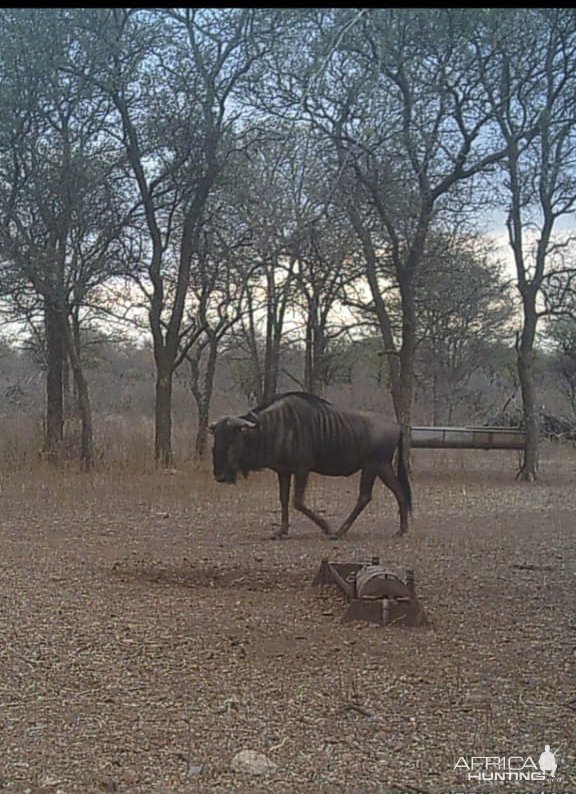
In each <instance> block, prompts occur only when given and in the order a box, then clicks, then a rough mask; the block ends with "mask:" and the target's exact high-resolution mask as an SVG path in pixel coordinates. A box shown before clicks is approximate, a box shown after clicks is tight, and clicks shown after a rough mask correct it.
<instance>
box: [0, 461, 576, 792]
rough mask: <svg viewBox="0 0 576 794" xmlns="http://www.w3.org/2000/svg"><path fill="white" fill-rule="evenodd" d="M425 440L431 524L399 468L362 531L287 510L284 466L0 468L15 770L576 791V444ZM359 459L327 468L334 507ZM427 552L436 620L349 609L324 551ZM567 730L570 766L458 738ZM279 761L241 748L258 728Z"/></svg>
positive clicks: (326, 489) (379, 788)
mask: <svg viewBox="0 0 576 794" xmlns="http://www.w3.org/2000/svg"><path fill="white" fill-rule="evenodd" d="M543 458H544V459H543V463H542V480H541V481H540V482H539V483H537V484H535V485H523V484H519V483H517V482H515V481H514V473H515V467H516V462H517V460H516V456H515V454H513V453H505V452H491V453H489V452H470V453H454V454H447V453H446V452H421V451H418V452H416V453H415V470H414V480H413V486H414V498H415V513H414V522H413V528H412V531H411V532H410V534H408V536H406V537H405V538H402V539H398V538H395V537H393V532H394V531H395V530H396V528H397V522H396V509H395V506H394V504H393V498H392V496H391V495H390V494H389V492H387V491H385V490H384V488H383V487H382V486H380V487H378V488H376V489H375V498H374V501H373V502H372V503H371V505H369V507H368V509H367V510H366V512H365V513H364V515H363V516H362V517H361V518H360V519H359V521H358V523H357V525H355V526H354V527H353V529H352V530H351V532H350V534H349V536H348V538H347V539H346V540H344V541H340V542H334V541H329V540H326V539H324V538H323V537H321V535H320V533H319V531H318V530H317V529H316V527H315V526H313V525H312V524H310V522H309V521H307V520H306V519H305V518H304V517H303V516H300V515H297V516H294V517H293V525H292V530H291V536H290V538H289V539H288V540H286V541H283V542H273V541H270V540H268V539H267V536H268V535H269V534H270V531H271V530H272V529H273V525H274V522H275V521H276V520H277V515H278V513H277V502H276V489H275V483H274V480H273V479H272V477H271V476H269V475H268V474H266V473H262V474H258V475H253V476H251V478H250V479H249V481H248V482H247V483H245V482H242V483H240V484H239V485H238V486H236V487H231V486H222V485H217V484H215V483H214V482H212V479H211V475H210V473H209V472H208V471H205V472H204V471H178V472H174V473H172V475H161V474H153V475H152V474H147V475H142V476H136V475H134V474H122V473H112V472H96V473H93V474H90V475H83V474H80V473H73V472H68V473H64V474H58V473H55V472H52V471H50V470H46V469H41V468H38V469H36V470H34V471H32V472H4V473H3V474H2V475H1V476H0V481H1V485H2V496H1V497H0V577H1V588H0V599H1V612H0V790H1V791H7V792H26V791H28V792H54V793H56V792H60V793H61V794H72V792H82V794H90V793H91V792H106V791H108V792H114V791H117V792H130V793H131V792H135V793H136V794H137V793H138V792H151V793H152V792H156V793H157V794H168V793H169V792H171V793H173V794H176V793H178V794H179V793H182V794H183V793H184V792H286V793H292V792H294V794H300V793H301V792H347V793H348V792H350V793H353V792H354V793H356V792H358V793H361V792H373V791H375V792H384V793H385V794H386V793H388V792H390V793H391V794H411V793H412V794H413V793H414V792H434V793H436V792H466V793H467V794H468V793H469V792H479V791H490V792H493V791H504V790H506V791H511V792H516V794H524V792H539V791H541V790H545V791H546V792H550V794H554V792H572V794H574V792H576V731H575V729H574V727H575V720H576V683H575V678H574V642H575V640H576V616H575V613H574V602H575V589H576V588H575V585H574V572H575V568H576V548H575V542H574V539H575V530H576V526H575V525H576V490H575V488H574V484H575V483H576V450H575V449H573V448H571V447H563V448H557V447H552V446H547V447H545V448H544V450H543ZM356 483H357V480H356V478H352V479H350V480H328V479H324V480H321V479H315V480H313V482H312V486H311V489H310V495H309V498H310V502H311V504H315V505H316V506H317V507H319V508H320V509H321V510H323V511H324V514H325V515H326V516H327V517H328V518H329V519H331V520H332V521H333V522H334V523H337V520H338V519H339V518H341V517H342V516H343V514H344V513H345V512H346V511H347V510H348V509H349V508H350V507H351V504H352V502H353V500H354V494H355V488H356ZM374 554H376V555H380V557H381V558H382V560H383V561H385V562H386V564H387V565H388V566H389V567H390V568H391V569H393V570H396V571H398V572H400V573H403V572H404V570H405V569H406V568H413V569H414V570H415V572H416V581H417V586H418V591H419V595H420V597H421V599H422V601H423V604H424V606H425V609H426V611H427V613H428V616H429V618H430V621H431V624H430V626H429V627H427V628H419V629H409V628H399V627H386V628H381V627H377V626H374V625H369V624H365V623H355V624H346V625H342V624H341V623H340V619H341V616H342V614H343V612H344V602H343V601H342V599H341V598H340V597H339V596H338V595H337V594H335V593H331V592H328V591H326V592H324V593H317V592H314V591H313V590H311V588H310V587H309V585H310V583H311V581H312V579H313V577H314V575H315V573H316V570H317V569H318V566H319V564H320V561H321V559H322V558H323V557H328V558H329V559H332V560H342V561H358V560H365V559H368V558H370V557H371V556H372V555H374ZM545 744H550V745H552V749H556V747H557V746H558V745H561V748H560V750H559V751H558V755H557V757H558V759H559V768H558V770H557V773H556V777H557V780H556V782H551V781H550V780H548V781H547V782H546V783H545V784H544V783H540V784H538V783H524V784H514V783H507V784H503V783H500V784H498V785H484V784H480V783H469V782H467V780H466V775H465V772H464V771H462V770H460V769H456V770H455V769H454V766H455V764H457V762H458V759H459V758H460V757H465V758H467V759H469V757H470V756H472V755H474V756H523V757H528V756H530V757H532V758H535V759H536V760H537V759H538V757H539V754H540V753H541V752H542V751H543V749H544V745H545ZM242 749H251V750H255V751H258V752H262V753H264V754H266V755H267V756H268V758H269V759H270V760H272V761H273V762H274V763H275V764H276V765H277V766H276V769H275V771H274V772H272V773H270V774H268V775H267V776H266V777H264V778H262V777H260V778H257V777H250V776H248V775H246V774H245V773H241V772H234V771H232V770H231V767H230V764H231V760H232V758H233V756H234V755H235V753H237V752H238V751H239V750H242Z"/></svg>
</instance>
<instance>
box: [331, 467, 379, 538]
mask: <svg viewBox="0 0 576 794" xmlns="http://www.w3.org/2000/svg"><path fill="white" fill-rule="evenodd" d="M377 473H378V471H377V469H376V468H374V467H373V466H367V467H366V468H365V469H362V474H361V475H360V489H359V491H358V500H357V502H356V504H355V506H354V510H352V512H351V513H350V515H349V516H348V518H347V519H346V520H345V521H344V523H343V524H342V526H341V527H340V529H339V530H338V532H337V533H336V536H337V537H339V538H343V537H344V535H345V534H346V533H347V532H348V530H349V529H350V527H351V526H352V524H353V523H354V522H355V521H356V519H357V518H358V516H359V515H360V513H361V512H362V511H363V510H364V508H365V507H366V505H367V504H368V503H369V502H370V500H371V499H372V488H373V487H374V480H375V479H376V475H377Z"/></svg>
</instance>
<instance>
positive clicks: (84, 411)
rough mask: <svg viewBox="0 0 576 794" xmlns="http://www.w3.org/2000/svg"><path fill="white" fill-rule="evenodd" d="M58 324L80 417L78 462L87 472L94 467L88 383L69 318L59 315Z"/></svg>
mask: <svg viewBox="0 0 576 794" xmlns="http://www.w3.org/2000/svg"><path fill="white" fill-rule="evenodd" d="M60 323H61V327H62V333H63V336H64V339H65V342H66V352H67V354H68V360H69V361H70V367H71V369H72V375H73V378H74V386H75V391H76V399H77V404H78V413H79V415H80V422H81V431H80V461H81V464H82V468H83V469H86V470H87V469H90V468H92V466H93V465H94V432H93V426H92V407H91V405H90V394H89V391H88V382H87V381H86V378H85V377H84V371H83V369H82V362H81V359H80V351H79V349H78V346H77V341H76V339H75V338H74V334H73V332H72V329H71V328H70V323H69V318H68V317H67V316H66V315H65V314H61V315H60Z"/></svg>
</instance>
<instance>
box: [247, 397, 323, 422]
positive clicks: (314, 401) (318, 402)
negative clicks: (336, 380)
mask: <svg viewBox="0 0 576 794" xmlns="http://www.w3.org/2000/svg"><path fill="white" fill-rule="evenodd" d="M284 397H298V398H300V399H301V400H305V401H306V402H307V403H308V404H309V405H311V406H313V407H314V408H317V409H318V410H325V409H326V408H327V407H328V406H330V405H331V403H329V402H328V400H325V399H324V398H323V397H318V395H316V394H310V392H307V391H287V392H284V393H283V394H276V395H275V396H274V397H272V399H271V400H265V401H264V402H261V403H260V404H259V405H257V406H256V408H252V410H251V411H249V412H248V413H247V414H245V416H244V417H243V418H246V419H250V414H259V413H260V412H261V411H264V410H265V409H266V408H270V406H271V405H274V403H277V402H279V401H280V400H282V399H284Z"/></svg>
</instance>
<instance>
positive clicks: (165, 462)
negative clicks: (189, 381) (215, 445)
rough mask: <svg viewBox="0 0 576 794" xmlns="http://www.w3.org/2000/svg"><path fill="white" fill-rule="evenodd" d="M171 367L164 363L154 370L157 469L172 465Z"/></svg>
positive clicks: (155, 455) (155, 454) (155, 456)
mask: <svg viewBox="0 0 576 794" xmlns="http://www.w3.org/2000/svg"><path fill="white" fill-rule="evenodd" d="M172 378H173V371H172V367H171V366H169V365H168V364H167V363H166V362H162V364H158V365H157V369H156V405H155V443H154V458H155V461H156V466H157V467H159V468H165V469H167V468H169V467H170V466H171V465H172V461H173V458H172Z"/></svg>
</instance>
